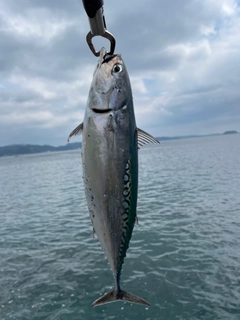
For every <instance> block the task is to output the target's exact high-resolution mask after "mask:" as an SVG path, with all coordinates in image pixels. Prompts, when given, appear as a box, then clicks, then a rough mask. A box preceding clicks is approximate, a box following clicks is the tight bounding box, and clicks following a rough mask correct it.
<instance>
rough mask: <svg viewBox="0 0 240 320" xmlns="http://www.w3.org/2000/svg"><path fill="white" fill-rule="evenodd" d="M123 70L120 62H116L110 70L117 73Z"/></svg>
mask: <svg viewBox="0 0 240 320" xmlns="http://www.w3.org/2000/svg"><path fill="white" fill-rule="evenodd" d="M122 70H123V66H122V65H121V64H120V63H116V64H115V65H114V66H113V68H112V71H113V72H114V73H119V72H121V71H122Z"/></svg>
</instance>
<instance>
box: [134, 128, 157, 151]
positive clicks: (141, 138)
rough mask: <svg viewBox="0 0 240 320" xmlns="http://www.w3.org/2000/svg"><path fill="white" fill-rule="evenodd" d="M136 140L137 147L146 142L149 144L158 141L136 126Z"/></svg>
mask: <svg viewBox="0 0 240 320" xmlns="http://www.w3.org/2000/svg"><path fill="white" fill-rule="evenodd" d="M137 142H138V149H140V147H142V146H145V145H146V144H149V143H156V144H159V143H160V142H159V141H158V140H157V139H155V138H154V137H153V136H151V135H150V134H149V133H147V132H145V131H143V130H141V129H138V128H137Z"/></svg>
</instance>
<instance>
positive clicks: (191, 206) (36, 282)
mask: <svg viewBox="0 0 240 320" xmlns="http://www.w3.org/2000/svg"><path fill="white" fill-rule="evenodd" d="M139 158H140V164H139V172H140V180H139V198H138V217H139V226H136V227H135V229H134V232H133V238H132V240H131V243H130V248H129V250H128V252H127V257H126V259H125V263H124V266H123V272H122V280H121V282H122V288H123V289H125V290H127V291H129V292H131V293H133V294H137V295H139V296H141V297H143V298H144V299H146V300H147V301H149V302H150V303H151V307H149V308H146V307H145V306H141V305H132V304H128V303H123V302H116V303H112V304H109V305H105V306H102V307H97V308H94V309H92V308H91V303H92V302H93V301H94V300H95V299H96V298H98V297H99V296H100V295H102V294H103V293H105V292H108V291H109V290H110V289H111V288H112V285H113V278H112V275H111V271H110V269H109V265H108V263H107V260H106V258H105V256H104V254H103V252H102V250H101V248H100V245H99V243H98V240H96V239H93V236H92V227H91V223H90V219H89V216H88V211H87V207H86V201H85V197H84V190H83V183H82V178H81V177H82V173H81V156H80V150H79V151H74V152H61V153H47V154H40V155H31V156H19V157H9V158H0V320H3V319H5V320H8V319H20V320H24V319H31V320H32V319H34V320H35V319H36V320H40V319H43V320H57V319H67V320H73V319H76V320H81V319H99V320H100V319H130V320H136V319H137V320H142V319H144V320H150V319H151V320H155V319H156V320H158V319H166V320H169V319H181V320H183V319H212V320H216V319H223V320H226V319H227V320H228V319H231V320H235V319H236V320H237V319H240V271H239V270H240V135H229V136H220V137H210V138H201V139H188V140H180V141H169V142H162V143H161V145H160V147H155V146H152V147H146V148H145V149H143V150H140V157H139Z"/></svg>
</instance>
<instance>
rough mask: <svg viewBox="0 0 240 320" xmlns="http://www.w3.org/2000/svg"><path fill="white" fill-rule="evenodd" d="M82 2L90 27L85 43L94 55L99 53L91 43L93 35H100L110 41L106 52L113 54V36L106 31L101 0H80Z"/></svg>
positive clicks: (114, 43) (114, 42)
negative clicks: (108, 49)
mask: <svg viewBox="0 0 240 320" xmlns="http://www.w3.org/2000/svg"><path fill="white" fill-rule="evenodd" d="M82 2H83V6H84V8H85V11H86V13H87V15H88V19H89V24H90V29H91V31H89V33H88V34H87V37H86V40H87V44H88V46H89V48H90V50H91V51H92V53H93V54H94V55H95V56H96V57H98V56H99V55H100V51H96V50H95V47H94V45H93V43H92V38H93V37H95V36H102V37H104V38H107V39H108V40H109V41H110V51H109V52H108V53H109V54H113V53H114V50H115V45H116V41H115V38H114V36H113V35H112V34H111V33H110V32H109V31H107V27H106V22H105V18H104V11H103V0H82Z"/></svg>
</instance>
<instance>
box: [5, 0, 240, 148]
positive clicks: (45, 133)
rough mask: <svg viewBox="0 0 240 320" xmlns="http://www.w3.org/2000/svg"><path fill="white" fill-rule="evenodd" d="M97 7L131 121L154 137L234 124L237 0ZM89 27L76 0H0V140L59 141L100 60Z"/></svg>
mask: <svg viewBox="0 0 240 320" xmlns="http://www.w3.org/2000/svg"><path fill="white" fill-rule="evenodd" d="M104 12H105V20H106V24H107V29H108V30H109V31H110V32H111V33H112V34H113V35H114V36H115V38H116V50H115V53H121V54H122V58H123V60H124V62H125V64H126V66H127V69H128V73H129V76H130V80H131V84H132V91H133V99H134V107H135V116H136V121H137V125H138V127H139V128H141V129H143V130H145V131H147V132H149V133H150V134H152V135H154V136H158V137H160V136H176V135H178V136H182V135H192V134H209V133H223V132H224V131H226V130H237V131H240V31H239V30H240V1H239V0H238V1H236V0H181V1H176V0H141V1H139V0H131V1H129V0H128V1H127V0H121V1H116V0H115V1H113V0H111V1H110V0H105V1H104ZM89 30H90V27H89V22H88V18H87V15H86V13H85V11H84V9H83V5H82V1H81V0H68V1H65V0H51V1H49V0H41V1H39V0H17V1H16V0H15V1H14V0H9V1H5V0H0V146H4V145H9V144H21V143H24V144H50V145H54V146H58V145H64V144H66V143H67V137H68V135H69V133H70V132H71V131H72V130H73V129H74V128H75V127H76V126H77V125H78V124H79V123H81V122H82V120H83V116H84V111H85V107H86V102H87V97H88V91H89V87H90V83H91V80H92V75H93V71H94V69H95V66H96V64H97V61H98V58H97V57H95V56H94V55H93V54H92V52H91V51H90V49H89V48H88V45H87V43H86V40H85V38H86V34H87V33H88V32H89ZM93 42H94V45H95V46H96V48H97V49H100V48H101V47H103V46H105V47H106V48H108V47H109V42H108V41H107V40H106V39H104V38H102V37H95V38H94V40H93ZM72 141H73V142H75V141H81V139H78V138H76V139H75V140H72Z"/></svg>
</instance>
